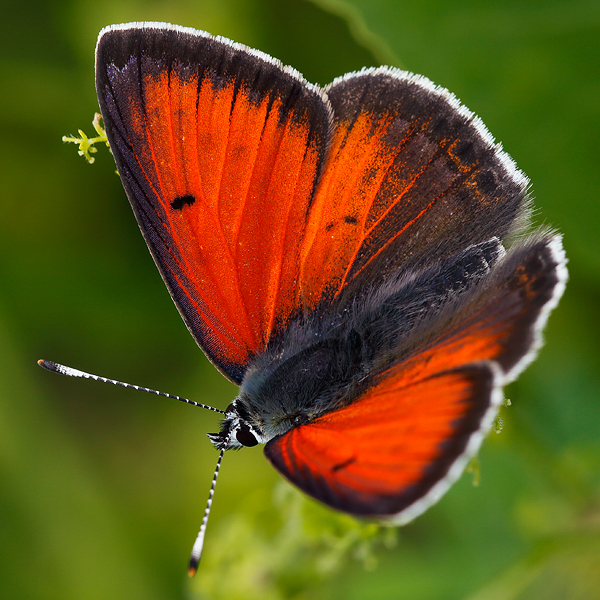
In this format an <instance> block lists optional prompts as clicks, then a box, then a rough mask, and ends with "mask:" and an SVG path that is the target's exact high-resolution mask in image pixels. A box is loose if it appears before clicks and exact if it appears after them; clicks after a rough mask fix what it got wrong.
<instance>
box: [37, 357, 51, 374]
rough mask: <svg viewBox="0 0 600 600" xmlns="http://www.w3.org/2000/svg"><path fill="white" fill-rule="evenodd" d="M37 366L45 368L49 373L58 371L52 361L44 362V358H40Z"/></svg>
mask: <svg viewBox="0 0 600 600" xmlns="http://www.w3.org/2000/svg"><path fill="white" fill-rule="evenodd" d="M37 364H38V365H40V367H43V368H44V369H48V371H56V369H55V368H54V367H55V363H53V362H52V361H50V360H44V359H43V358H40V360H38V361H37Z"/></svg>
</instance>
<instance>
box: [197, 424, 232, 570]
mask: <svg viewBox="0 0 600 600" xmlns="http://www.w3.org/2000/svg"><path fill="white" fill-rule="evenodd" d="M233 432H234V429H231V430H230V431H229V434H228V435H227V437H226V438H225V441H224V442H223V447H222V448H221V453H220V454H219V460H218V461H217V466H216V467H215V474H214V475H213V480H212V484H211V486H210V492H208V501H207V502H206V509H205V510H204V517H202V524H201V525H200V531H199V532H198V536H197V537H196V541H195V542H194V546H193V548H192V555H191V556H190V564H189V566H188V575H189V576H190V577H193V576H194V575H195V574H196V572H197V571H198V565H199V564H200V559H201V558H202V549H203V548H204V535H205V533H206V524H207V523H208V515H210V507H211V506H212V501H213V496H214V495H215V486H216V485H217V477H218V476H219V471H220V470H221V461H222V460H223V454H225V450H226V449H227V446H228V445H229V438H230V437H231V434H232V433H233Z"/></svg>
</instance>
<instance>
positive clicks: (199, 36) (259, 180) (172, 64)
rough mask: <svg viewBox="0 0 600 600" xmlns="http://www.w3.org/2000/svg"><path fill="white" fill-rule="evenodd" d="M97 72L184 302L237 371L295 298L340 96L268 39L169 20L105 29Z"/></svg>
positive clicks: (108, 119)
mask: <svg viewBox="0 0 600 600" xmlns="http://www.w3.org/2000/svg"><path fill="white" fill-rule="evenodd" d="M96 86H97V92H98V98H99V102H100V107H101V111H102V116H103V119H104V124H105V126H106V130H107V135H108V139H109V141H110V146H111V149H112V151H113V154H114V156H115V161H116V163H117V167H118V170H119V174H120V175H121V179H122V180H123V184H124V187H125V190H126V192H127V195H128V197H129V200H130V202H131V205H132V207H133V210H134V212H135V215H136V218H137V220H138V223H139V226H140V228H141V230H142V233H143V234H144V237H145V239H146V242H147V243H148V246H149V248H150V250H151V252H152V255H153V256H154V260H155V261H156V264H157V266H158V268H159V270H160V272H161V274H162V276H163V278H164V280H165V282H166V284H167V287H168V288H169V291H170V293H171V295H172V297H173V299H174V301H175V304H176V305H177V307H178V309H179V311H180V312H181V314H182V316H183V318H184V320H185V322H186V324H187V326H188V327H189V329H190V331H191V332H192V334H193V336H194V337H195V339H196V340H197V342H198V343H199V345H200V346H201V347H202V348H203V349H204V350H205V352H206V353H207V354H208V356H209V358H210V359H211V360H212V361H213V362H214V363H215V365H216V366H217V367H218V368H219V369H220V370H221V371H222V372H223V373H224V374H225V375H226V376H227V377H229V378H230V379H231V380H233V381H234V382H236V383H240V381H241V379H242V376H243V373H244V370H245V368H246V366H247V364H248V361H249V360H250V359H251V357H252V356H254V355H255V354H257V353H260V352H261V351H262V350H263V349H264V347H265V345H266V343H267V341H268V339H269V337H270V335H271V334H272V333H273V331H274V330H276V329H277V327H278V326H279V325H280V324H281V323H284V322H285V321H286V319H287V318H289V316H290V314H291V313H292V312H293V311H294V310H295V309H296V308H297V305H298V285H297V282H298V277H299V268H300V256H299V252H300V245H301V240H302V238H303V233H304V229H305V222H306V218H307V211H308V207H309V204H310V201H311V198H312V195H313V191H314V187H315V182H316V179H317V177H318V174H319V172H320V169H321V166H322V162H323V158H324V153H325V148H326V146H327V143H328V135H329V128H330V107H329V103H328V101H327V99H326V97H325V96H324V95H323V94H322V93H321V92H320V91H318V89H317V88H315V87H313V86H310V85H308V84H307V83H306V82H305V81H304V80H303V79H302V78H301V76H300V75H298V74H297V73H296V72H295V71H293V70H292V69H289V68H284V67H283V66H282V65H281V64H280V63H279V62H277V61H275V60H273V59H271V58H270V57H268V56H266V55H263V54H262V53H259V52H256V51H252V50H249V49H248V48H245V47H243V46H241V45H238V44H234V43H232V42H229V41H227V40H223V39H221V38H214V37H212V36H210V35H209V34H204V33H202V32H198V31H194V30H191V29H184V28H180V27H174V26H170V25H167V24H164V23H160V24H132V25H126V26H115V27H111V28H108V29H106V30H104V31H103V32H101V34H100V37H99V41H98V47H97V53H96Z"/></svg>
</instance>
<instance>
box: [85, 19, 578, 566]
mask: <svg viewBox="0 0 600 600" xmlns="http://www.w3.org/2000/svg"><path fill="white" fill-rule="evenodd" d="M96 87H97V92H98V99H99V103H100V108H101V112H102V117H103V120H104V124H105V127H106V132H107V136H108V140H109V142H110V147H111V150H112V152H113V154H114V158H115V161H116V164H117V168H118V172H119V174H120V177H121V179H122V182H123V186H124V188H125V191H126V193H127V196H128V198H129V201H130V203H131V206H132V208H133V211H134V213H135V217H136V219H137V221H138V224H139V227H140V229H141V231H142V234H143V236H144V238H145V240H146V242H147V244H148V247H149V249H150V252H151V253H152V256H153V258H154V261H155V263H156V265H157V267H158V269H159V271H160V273H161V275H162V277H163V280H164V282H165V284H166V286H167V288H168V290H169V292H170V294H171V296H172V298H173V301H174V303H175V305H176V307H177V309H178V310H179V312H180V313H181V316H182V317H183V320H184V321H185V323H186V325H187V327H188V329H189V331H190V333H191V334H192V336H193V337H194V339H195V340H196V341H197V343H198V345H199V346H200V347H201V348H202V350H203V351H204V352H205V354H206V355H207V356H208V358H209V359H210V361H211V362H212V363H213V364H214V365H215V367H216V368H217V369H219V371H220V372H221V373H222V374H223V375H224V376H225V377H227V379H229V380H230V381H232V382H233V383H235V384H236V385H238V386H239V394H238V396H237V397H236V398H235V399H234V400H233V402H232V403H231V404H230V405H229V407H228V408H227V409H226V411H225V414H224V418H223V420H222V423H221V428H220V431H219V432H218V433H214V434H209V437H210V439H211V441H212V443H213V444H214V445H215V446H216V448H218V449H219V450H221V455H220V458H219V463H218V466H220V459H221V458H222V456H223V451H224V450H226V449H230V448H239V447H243V446H254V445H256V444H265V447H264V453H265V456H266V457H267V459H268V461H269V462H270V463H271V464H272V465H273V466H274V467H275V468H276V469H277V470H278V471H279V472H280V473H281V474H282V475H283V476H284V477H285V478H286V479H288V480H289V481H290V482H292V483H293V484H294V485H296V486H297V487H298V488H300V489H301V490H302V491H304V492H305V493H306V494H308V495H309V496H312V497H313V498H316V499H317V500H319V501H321V502H322V503H324V504H326V505H328V506H330V507H332V508H334V509H337V510H340V511H344V512H346V513H350V514H352V515H357V516H360V517H377V518H381V519H387V520H390V521H392V522H394V523H399V524H402V523H406V522H408V521H410V520H411V519H413V518H415V517H417V516H418V515H419V514H421V513H422V512H423V511H425V510H426V509H427V508H428V507H429V506H431V505H432V504H433V503H435V502H436V501H437V500H438V499H439V498H440V496H441V495H442V494H444V492H445V491H446V490H447V489H448V488H449V486H450V485H451V484H452V483H453V482H454V481H455V480H456V479H457V478H458V477H459V475H460V474H461V472H462V471H463V469H464V467H465V465H466V464H467V462H468V461H469V460H470V459H471V457H472V456H473V455H474V454H475V453H476V451H477V450H478V448H479V446H480V444H481V442H482V439H483V437H484V436H485V434H486V433H487V432H488V430H489V429H490V427H491V425H492V422H493V420H494V418H495V416H496V414H497V410H498V406H499V404H500V403H501V402H502V399H503V394H502V387H503V386H504V385H506V384H507V383H509V382H510V381H512V380H514V379H515V378H516V377H517V375H518V374H519V373H520V372H521V371H522V370H523V369H524V368H525V367H526V366H527V365H528V364H529V363H530V362H531V361H532V360H533V358H534V356H535V354H536V352H537V350H538V348H539V347H540V344H541V331H542V329H543V327H544V325H545V323H546V320H547V318H548V315H549V313H550V311H551V310H552V309H553V308H554V307H555V306H556V304H557V302H558V300H559V298H560V296H561V295H562V293H563V290H564V288H565V283H566V279H567V271H566V267H565V263H566V259H565V255H564V251H563V248H562V241H561V237H560V235H558V234H556V233H555V232H552V231H550V230H548V229H542V230H531V228H530V226H529V214H530V212H531V200H530V198H529V196H528V191H527V190H528V180H527V178H526V177H525V175H524V174H523V173H522V172H520V171H519V170H518V169H517V167H516V165H515V164H514V162H513V161H512V159H511V158H510V157H509V156H508V155H507V154H506V153H505V152H504V151H503V150H502V148H501V146H500V144H496V143H495V142H494V140H493V138H492V136H491V134H490V133H489V132H488V130H487V129H486V128H485V126H484V125H483V123H482V122H481V120H479V119H478V118H477V117H476V116H475V115H474V114H473V113H471V112H470V111H469V110H468V109H467V108H465V107H464V106H463V105H462V104H461V103H460V102H459V101H458V100H457V98H456V97H455V96H454V95H452V94H451V93H450V92H448V91H447V90H445V89H443V88H441V87H438V86H436V85H434V84H433V83H432V82H431V81H429V80H428V79H426V78H425V77H422V76H418V75H413V74H411V73H407V72H405V71H400V70H398V69H395V68H388V67H380V68H371V69H363V70H362V71H359V72H355V73H349V74H346V75H344V76H343V77H340V78H338V79H336V80H335V81H334V82H333V83H331V84H330V85H328V86H326V87H325V88H321V87H319V86H316V85H312V84H310V83H308V82H306V81H305V80H304V79H303V77H302V76H301V75H300V74H299V73H298V72H297V71H295V70H294V69H292V68H290V67H286V66H283V65H282V64H281V63H280V62H279V61H277V60H275V59H273V58H271V57H270V56H268V55H266V54H264V53H262V52H260V51H257V50H253V49H250V48H248V47H246V46H243V45H241V44H237V43H234V42H232V41H229V40H227V39H224V38H221V37H213V36H212V35H210V34H208V33H205V32H202V31H196V30H193V29H188V28H183V27H179V26H174V25H169V24H165V23H132V24H125V25H114V26H110V27H107V28H105V29H103V30H102V32H101V33H100V36H99V40H98V45H97V51H96ZM217 472H218V468H217ZM215 477H216V476H215ZM213 491H214V480H213V487H212V489H211V496H210V499H211V500H212V492H213ZM209 504H210V501H209ZM206 518H207V515H206ZM205 524H206V523H205V521H203V527H204V526H205ZM195 555H196V557H195V558H194V555H193V558H192V561H191V570H192V571H194V570H195V568H196V566H197V562H198V560H199V550H198V549H197V548H196V547H195Z"/></svg>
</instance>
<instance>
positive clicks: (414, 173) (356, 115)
mask: <svg viewBox="0 0 600 600" xmlns="http://www.w3.org/2000/svg"><path fill="white" fill-rule="evenodd" d="M326 92H327V95H328V97H329V99H330V101H331V104H332V107H333V114H334V121H335V130H334V135H333V140H332V144H331V148H330V151H329V154H328V159H327V166H326V169H325V171H324V172H323V174H322V176H321V178H320V180H319V186H318V189H317V192H316V195H315V199H314V202H313V206H312V207H311V215H310V220H309V223H308V225H307V232H306V236H305V239H304V244H303V246H302V287H303V295H304V297H309V298H312V304H316V303H317V302H318V301H319V299H320V298H321V297H323V296H328V297H332V296H333V297H335V296H338V295H339V294H340V292H341V291H342V290H343V289H344V288H346V287H348V289H349V291H350V294H352V292H354V293H355V292H356V291H357V290H358V289H364V288H366V287H367V286H368V285H371V284H377V283H380V282H382V281H384V280H385V279H386V278H387V277H389V276H390V275H391V274H393V273H395V272H396V271H397V270H398V269H402V270H403V271H404V272H407V271H409V270H412V269H420V268H423V266H425V265H432V264H434V262H435V261H438V260H442V259H444V258H447V257H450V256H452V255H454V254H456V253H458V252H460V251H462V250H464V249H465V248H467V247H468V246H470V245H472V244H478V243H480V242H483V241H485V240H489V239H490V238H492V237H497V238H499V239H500V240H503V239H504V238H505V237H506V235H507V234H508V233H509V232H510V231H511V230H513V229H514V228H515V227H519V226H521V225H523V221H524V220H526V212H527V211H526V204H527V201H526V199H525V188H526V186H527V179H526V177H525V176H524V175H523V174H522V173H520V172H519V171H518V170H517V169H516V166H515V165H514V163H513V162H512V160H511V159H510V158H509V157H508V156H507V155H506V154H505V153H504V152H502V151H501V148H500V146H498V145H495V144H494V143H493V138H492V136H491V135H490V133H489V132H488V131H487V130H486V128H485V126H484V125H483V123H482V122H481V121H480V120H479V119H478V118H477V117H475V115H473V113H471V112H470V111H468V110H467V109H466V108H465V107H464V106H462V105H461V104H460V102H459V101H458V100H457V99H456V98H455V97H454V96H453V95H452V94H450V93H449V92H448V91H447V90H444V89H443V88H439V87H436V86H434V85H433V84H432V83H431V82H430V81H429V80H428V79H426V78H424V77H420V76H415V75H412V74H410V73H406V72H403V71H399V70H397V69H390V68H387V67H380V68H377V69H366V70H363V71H361V72H358V73H352V74H349V75H345V76H344V77H342V78H340V79H339V80H337V81H335V82H334V83H333V84H332V85H331V86H329V87H328V88H326Z"/></svg>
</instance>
